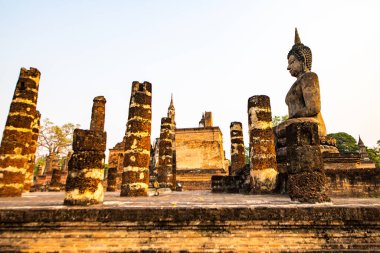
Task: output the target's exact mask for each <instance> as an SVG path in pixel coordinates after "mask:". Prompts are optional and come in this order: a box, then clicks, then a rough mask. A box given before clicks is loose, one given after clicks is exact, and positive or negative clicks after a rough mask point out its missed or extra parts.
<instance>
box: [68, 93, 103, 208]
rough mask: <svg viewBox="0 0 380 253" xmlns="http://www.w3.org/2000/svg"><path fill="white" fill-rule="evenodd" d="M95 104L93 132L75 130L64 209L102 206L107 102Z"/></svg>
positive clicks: (98, 98)
mask: <svg viewBox="0 0 380 253" xmlns="http://www.w3.org/2000/svg"><path fill="white" fill-rule="evenodd" d="M93 102H94V103H93V107H92V116H91V124H90V130H82V129H75V130H74V135H73V151H74V153H73V154H72V156H71V158H70V161H69V167H68V170H69V171H68V176H67V180H66V189H65V190H66V193H65V200H64V204H65V205H91V204H99V203H102V202H103V197H104V193H103V185H102V181H103V178H104V159H105V155H104V152H105V149H106V140H107V135H106V132H104V118H105V104H106V99H105V98H104V97H103V96H98V97H95V98H94V101H93Z"/></svg>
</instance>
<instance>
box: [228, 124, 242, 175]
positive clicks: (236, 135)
mask: <svg viewBox="0 0 380 253" xmlns="http://www.w3.org/2000/svg"><path fill="white" fill-rule="evenodd" d="M230 135H231V175H234V174H235V172H236V171H237V170H238V169H240V168H243V167H244V166H245V148H244V139H243V125H242V124H241V122H231V124H230Z"/></svg>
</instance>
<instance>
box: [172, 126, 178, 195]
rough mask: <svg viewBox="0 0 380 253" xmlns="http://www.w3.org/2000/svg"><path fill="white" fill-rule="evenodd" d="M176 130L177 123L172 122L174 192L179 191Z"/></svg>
mask: <svg viewBox="0 0 380 253" xmlns="http://www.w3.org/2000/svg"><path fill="white" fill-rule="evenodd" d="M175 129H176V123H175V122H174V121H172V125H171V130H172V131H171V132H172V137H171V139H172V151H173V153H172V154H173V158H172V190H176V189H177V152H176V142H175Z"/></svg>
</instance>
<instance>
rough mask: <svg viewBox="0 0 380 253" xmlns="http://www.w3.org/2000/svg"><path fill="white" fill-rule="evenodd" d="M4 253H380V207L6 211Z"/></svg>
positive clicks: (0, 243)
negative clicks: (332, 252)
mask: <svg viewBox="0 0 380 253" xmlns="http://www.w3.org/2000/svg"><path fill="white" fill-rule="evenodd" d="M0 216H1V217H2V220H1V221H2V222H1V223H0V251H2V252H19V251H23V252H36V251H39V252H132V251H133V252H140V251H146V252H253V251H255V252H304V251H307V252H327V251H328V252H331V251H335V252H342V251H344V252H359V251H360V252H379V251H380V220H379V217H380V210H379V208H377V207H360V206H359V207H349V208H347V207H339V206H336V207H330V206H320V207H313V208H310V207H304V208H300V207H291V206H288V207H286V208H279V207H273V206H269V207H266V206H265V207H255V208H249V207H234V208H232V207H231V208H200V207H192V208H171V207H169V208H162V209H154V208H145V207H144V208H123V210H121V209H120V208H113V209H112V208H106V209H99V208H91V209H90V208H87V209H83V208H78V207H77V208H76V209H67V208H65V209H58V210H57V209H53V210H43V209H42V210H41V209H40V210H36V209H34V210H26V209H22V210H17V212H16V211H15V210H0Z"/></svg>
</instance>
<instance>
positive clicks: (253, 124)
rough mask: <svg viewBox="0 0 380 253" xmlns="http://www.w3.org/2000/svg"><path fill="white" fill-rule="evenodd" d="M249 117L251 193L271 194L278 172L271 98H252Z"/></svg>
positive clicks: (262, 96) (250, 99) (249, 104)
mask: <svg viewBox="0 0 380 253" xmlns="http://www.w3.org/2000/svg"><path fill="white" fill-rule="evenodd" d="M248 115H249V116H248V123H249V157H250V184H251V192H252V193H270V192H272V191H273V190H274V189H275V187H276V181H277V174H278V171H277V162H276V151H275V144H274V133H273V129H272V112H271V107H270V100H269V97H268V96H264V95H261V96H253V97H250V98H249V99H248Z"/></svg>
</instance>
